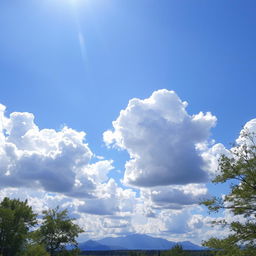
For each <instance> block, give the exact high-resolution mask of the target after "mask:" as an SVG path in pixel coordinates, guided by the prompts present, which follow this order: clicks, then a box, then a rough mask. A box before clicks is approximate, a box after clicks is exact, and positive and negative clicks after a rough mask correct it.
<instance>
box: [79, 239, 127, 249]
mask: <svg viewBox="0 0 256 256" xmlns="http://www.w3.org/2000/svg"><path fill="white" fill-rule="evenodd" d="M78 247H79V249H80V250H81V251H112V250H125V249H126V248H122V247H120V246H107V245H104V244H100V243H98V242H96V241H93V240H88V241H86V242H84V243H80V244H79V245H78Z"/></svg>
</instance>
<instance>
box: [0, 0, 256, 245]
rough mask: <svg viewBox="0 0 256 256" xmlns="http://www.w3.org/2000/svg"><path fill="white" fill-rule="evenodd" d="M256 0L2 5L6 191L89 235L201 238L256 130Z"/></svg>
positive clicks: (0, 127)
mask: <svg viewBox="0 0 256 256" xmlns="http://www.w3.org/2000/svg"><path fill="white" fill-rule="evenodd" d="M255 11H256V3H255V1H253V0H247V1H242V0H232V1H231V0H216V1H207V0H206V1H205V0H193V1H191V0H182V1H178V0H161V1H156V0H139V1H138V0H40V1H39V0H12V1H10V0H2V1H1V2H0V32H1V34H0V88H1V94H0V103H1V107H0V117H1V119H0V159H1V161H0V176H1V179H0V188H1V190H0V198H3V197H4V196H9V197H12V198H17V197H18V198H20V199H22V200H24V199H26V198H28V199H29V202H30V204H31V205H32V206H33V209H34V210H35V211H36V212H41V211H42V210H44V209H47V208H53V207H56V206H57V205H60V206H61V207H62V208H67V209H68V210H69V212H70V214H71V216H74V217H75V218H77V223H79V225H81V226H82V227H83V228H84V229H85V232H84V233H83V234H82V235H81V236H80V238H79V239H80V240H81V241H82V240H86V239H89V238H93V239H97V238H102V237H106V236H120V235H126V234H131V233H143V234H149V235H152V236H155V237H163V238H166V239H169V240H172V241H184V240H190V241H192V242H195V243H198V244H200V243H201V241H202V240H205V239H207V238H209V237H211V236H225V235H226V234H227V230H224V229H221V228H220V227H214V228H213V227H212V226H211V225H210V221H212V220H215V219H216V218H221V217H222V216H224V217H225V218H226V219H230V218H232V216H231V215H230V213H229V212H223V213H222V216H220V215H216V216H212V215H208V213H207V210H206V209H204V208H203V207H202V206H199V205H198V203H199V201H200V200H201V199H202V198H207V197H209V195H211V194H218V195H221V194H223V193H226V192H227V191H228V187H227V186H225V185H221V186H213V185H211V184H210V180H211V179H212V178H213V177H214V175H216V173H217V159H218V157H219V156H220V155H221V154H225V153H227V154H228V149H230V147H231V143H233V142H234V141H235V140H236V139H237V138H238V137H239V134H240V131H241V130H242V129H243V126H244V125H246V126H247V128H249V129H252V130H254V129H256V121H255V119H254V118H256V117H255V93H256V89H255V88H256V87H255V80H256V79H255V68H256V56H255V55H256V51H255V45H256V32H255V25H256V19H255Z"/></svg>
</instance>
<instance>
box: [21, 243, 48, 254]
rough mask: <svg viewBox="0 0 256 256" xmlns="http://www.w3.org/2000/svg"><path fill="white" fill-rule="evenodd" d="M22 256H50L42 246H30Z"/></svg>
mask: <svg viewBox="0 0 256 256" xmlns="http://www.w3.org/2000/svg"><path fill="white" fill-rule="evenodd" d="M21 256H49V254H48V252H47V251H46V250H45V248H44V246H43V245H41V244H28V245H27V246H26V247H25V249H24V251H23V252H22V253H21Z"/></svg>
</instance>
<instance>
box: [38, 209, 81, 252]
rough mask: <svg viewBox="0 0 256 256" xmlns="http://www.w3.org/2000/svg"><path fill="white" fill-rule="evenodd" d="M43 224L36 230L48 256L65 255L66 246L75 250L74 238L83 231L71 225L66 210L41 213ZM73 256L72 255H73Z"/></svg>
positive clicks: (71, 221)
mask: <svg viewBox="0 0 256 256" xmlns="http://www.w3.org/2000/svg"><path fill="white" fill-rule="evenodd" d="M43 214H44V216H43V223H42V225H41V227H40V228H39V229H38V232H39V234H40V237H41V243H42V244H44V245H45V247H46V250H47V251H48V252H49V253H50V255H56V254H64V253H67V251H66V246H67V245H71V246H73V247H74V248H75V249H74V253H75V251H76V249H77V242H76V238H77V237H78V235H79V233H81V232H83V230H82V229H81V228H80V227H79V226H78V225H76V224H74V223H73V219H71V218H70V217H69V216H68V212H67V210H63V211H60V209H59V207H57V208H56V209H50V210H48V211H43ZM73 255H74V254H73Z"/></svg>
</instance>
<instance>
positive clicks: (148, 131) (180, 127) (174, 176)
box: [103, 90, 216, 187]
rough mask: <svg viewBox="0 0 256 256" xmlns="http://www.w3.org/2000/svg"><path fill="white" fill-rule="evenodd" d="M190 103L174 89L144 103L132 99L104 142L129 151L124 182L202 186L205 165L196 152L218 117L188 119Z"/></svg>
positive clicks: (192, 117) (189, 116)
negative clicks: (187, 109) (196, 184)
mask: <svg viewBox="0 0 256 256" xmlns="http://www.w3.org/2000/svg"><path fill="white" fill-rule="evenodd" d="M186 106H187V103H186V102H182V101H181V100H180V98H179V97H178V96H177V95H176V93H175V92H173V91H167V90H159V91H155V92H154V93H153V94H152V95H151V96H150V97H149V98H147V99H145V100H140V99H132V100H130V101H129V104H128V106H127V108H126V109H124V110H122V111H121V112H120V115H119V117H118V118H117V120H116V121H114V122H113V128H114V130H113V131H106V132H105V133H104V135H103V138H104V141H105V143H106V144H107V145H108V146H110V145H111V144H113V145H114V146H116V147H119V148H121V149H125V150H127V151H128V153H129V155H130V158H131V159H130V160H129V161H127V162H126V165H125V175H124V182H125V183H126V184H129V185H134V186H138V187H152V186H163V185H174V184H180V185H182V184H189V183H201V182H205V181H207V179H208V173H207V171H206V170H205V168H206V167H207V163H206V162H205V160H204V159H203V157H202V156H201V152H200V151H199V150H197V147H196V145H197V144H198V143H204V142H206V141H207V140H208V138H209V136H210V129H211V128H212V127H214V125H215V123H216V117H215V116H213V115H212V114H210V113H206V114H203V113H201V112H200V113H199V114H197V115H192V116H191V115H189V114H188V113H187V112H186Z"/></svg>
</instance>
